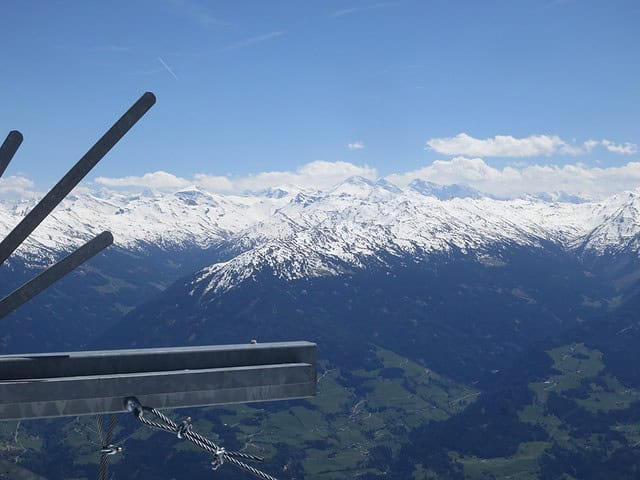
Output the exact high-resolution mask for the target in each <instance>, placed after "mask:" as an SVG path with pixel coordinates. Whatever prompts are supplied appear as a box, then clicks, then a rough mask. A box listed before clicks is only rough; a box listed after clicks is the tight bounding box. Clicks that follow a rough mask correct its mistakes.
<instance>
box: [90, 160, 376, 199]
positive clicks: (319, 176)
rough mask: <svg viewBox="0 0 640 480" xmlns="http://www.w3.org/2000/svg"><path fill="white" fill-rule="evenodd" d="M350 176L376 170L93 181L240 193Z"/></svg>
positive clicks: (321, 186)
mask: <svg viewBox="0 0 640 480" xmlns="http://www.w3.org/2000/svg"><path fill="white" fill-rule="evenodd" d="M352 176H361V177H365V178H369V179H371V180H373V179H375V178H377V177H378V172H377V170H376V169H375V168H371V167H369V166H367V165H363V166H360V165H354V164H352V163H348V162H325V161H315V162H311V163H307V164H306V165H303V166H301V167H300V168H298V169H296V170H294V171H267V172H260V173H256V174H253V175H246V176H241V177H229V176H222V175H209V174H205V173H197V174H195V175H194V176H193V177H192V178H191V179H186V178H181V177H177V176H175V175H172V174H170V173H167V172H163V171H158V172H152V173H146V174H145V175H142V176H130V177H121V178H109V177H99V178H96V180H95V183H97V184H99V185H103V186H105V187H108V188H117V189H125V190H127V189H145V188H148V189H151V190H158V191H176V190H179V189H182V188H186V187H189V186H191V185H198V186H199V187H201V188H203V189H205V190H207V191H210V192H216V193H236V194H241V193H243V192H246V191H260V190H265V189H268V188H270V187H281V186H286V185H296V186H298V187H303V188H310V189H317V190H325V189H328V188H331V187H332V186H334V185H335V184H337V183H340V182H342V181H344V180H345V179H347V178H349V177H352Z"/></svg>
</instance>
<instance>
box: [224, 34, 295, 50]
mask: <svg viewBox="0 0 640 480" xmlns="http://www.w3.org/2000/svg"><path fill="white" fill-rule="evenodd" d="M282 35H284V32H270V33H265V34H264V35H258V36H255V37H250V38H246V39H244V40H240V41H239V42H235V43H232V44H230V45H227V46H226V47H223V48H221V49H220V51H221V52H226V51H228V50H236V49H238V48H244V47H248V46H250V45H255V44H257V43H262V42H266V41H267V40H271V39H272V38H277V37H280V36H282Z"/></svg>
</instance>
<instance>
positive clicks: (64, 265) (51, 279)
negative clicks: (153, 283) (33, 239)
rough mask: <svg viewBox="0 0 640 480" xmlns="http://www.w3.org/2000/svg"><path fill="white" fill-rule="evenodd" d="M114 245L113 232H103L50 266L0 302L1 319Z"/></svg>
mask: <svg viewBox="0 0 640 480" xmlns="http://www.w3.org/2000/svg"><path fill="white" fill-rule="evenodd" d="M112 243H113V235H111V232H102V233H101V234H100V235H98V236H97V237H95V238H94V239H93V240H90V241H88V242H87V243H85V244H84V245H83V246H81V247H80V248H78V249H77V250H76V251H75V252H73V253H72V254H70V255H68V256H67V257H65V258H63V259H62V260H60V261H59V262H58V263H56V264H54V265H52V266H50V267H49V268H47V269H46V270H45V271H44V272H42V273H41V274H40V275H38V276H37V277H35V278H34V279H32V280H30V281H28V282H27V283H25V284H24V285H22V286H21V287H20V288H18V289H17V290H15V291H14V292H13V293H11V294H9V295H7V296H6V297H5V298H3V299H2V300H0V319H2V318H4V317H6V316H7V315H9V314H10V313H11V312H13V311H14V310H15V309H16V308H18V307H19V306H21V305H22V304H23V303H26V302H28V301H29V300H31V299H32V298H33V297H35V296H36V295H38V294H39V293H40V292H42V291H43V290H44V289H46V288H48V287H50V286H51V285H52V284H54V283H55V282H57V281H58V280H60V279H61V278H62V277H64V276H65V275H66V274H67V273H69V272H71V271H72V270H73V269H74V268H76V267H78V266H79V265H82V264H83V263H84V262H86V261H87V260H89V259H90V258H92V257H93V256H95V255H96V254H98V253H100V252H101V251H102V250H104V249H105V248H107V247H108V246H109V245H111V244H112Z"/></svg>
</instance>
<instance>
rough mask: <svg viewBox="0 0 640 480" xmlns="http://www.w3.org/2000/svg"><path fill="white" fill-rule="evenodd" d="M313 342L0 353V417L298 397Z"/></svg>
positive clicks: (309, 382) (311, 386) (309, 371)
mask: <svg viewBox="0 0 640 480" xmlns="http://www.w3.org/2000/svg"><path fill="white" fill-rule="evenodd" d="M316 383H317V377H316V345H315V344H313V343H308V342H284V343H265V344H247V345H223V346H204V347H185V348H166V349H143V350H109V351H103V352H75V353H61V354H39V355H30V356H24V355H7V356H0V420H8V419H25V418H38V417H58V416H69V415H72V416H74V415H87V414H92V415H94V414H105V413H115V412H124V411H126V399H127V398H128V397H132V396H133V397H136V398H138V399H139V401H140V402H142V403H143V404H146V405H153V406H154V407H156V408H180V407H191V406H204V405H216V404H225V403H247V402H258V401H268V400H283V399H291V398H303V397H308V396H312V395H315V394H316Z"/></svg>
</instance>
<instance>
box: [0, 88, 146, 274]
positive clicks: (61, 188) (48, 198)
mask: <svg viewBox="0 0 640 480" xmlns="http://www.w3.org/2000/svg"><path fill="white" fill-rule="evenodd" d="M155 102H156V97H155V95H154V94H153V93H151V92H146V93H145V94H144V95H142V96H141V97H140V98H139V99H138V101H137V102H136V103H134V104H133V106H132V107H131V108H129V110H127V112H126V113H125V114H124V115H123V116H122V117H120V119H119V120H118V121H117V122H116V123H115V124H114V125H113V126H112V127H111V128H110V129H109V130H108V131H107V133H105V134H104V135H103V136H102V138H101V139H100V140H98V141H97V142H96V144H95V145H94V146H93V147H91V149H90V150H89V151H88V152H87V153H86V154H85V155H84V157H82V158H81V159H80V160H79V161H78V163H76V164H75V165H74V166H73V167H72V168H71V170H69V171H68V172H67V174H66V175H65V176H64V177H62V179H61V180H60V181H59V182H58V183H57V184H56V185H55V186H54V187H53V188H52V189H51V190H50V191H49V193H47V194H46V195H45V196H44V198H43V199H42V200H40V202H39V203H38V204H37V205H36V206H35V207H34V208H33V210H31V211H30V212H29V213H28V214H27V216H26V217H24V218H23V219H22V221H21V222H20V223H19V224H18V225H17V226H16V227H15V228H14V229H13V230H12V231H11V233H9V235H7V237H6V238H5V239H4V240H3V241H2V242H0V264H2V263H4V261H5V260H6V259H7V258H9V256H10V255H11V254H12V253H13V252H14V251H15V250H16V248H18V247H19V246H20V244H21V243H22V242H24V240H25V239H26V238H27V237H28V236H29V235H30V234H31V232H33V231H34V230H35V229H36V227H37V226H38V225H40V223H42V221H43V220H44V219H45V218H46V217H47V215H49V214H50V213H51V212H52V210H53V209H54V208H55V207H56V206H57V205H58V204H59V203H60V202H61V201H62V200H63V199H64V197H66V196H67V194H68V193H69V192H70V191H71V190H73V188H74V187H75V186H76V185H78V183H80V181H81V180H82V179H83V178H84V177H85V176H86V175H87V173H89V171H91V169H92V168H93V167H95V166H96V164H97V163H98V162H99V161H100V160H101V159H102V158H103V157H104V156H105V155H106V154H107V153H108V152H109V150H111V149H112V148H113V146H114V145H115V144H116V143H118V141H119V140H120V139H121V138H122V137H124V135H125V134H126V133H127V132H128V131H129V130H130V129H131V127H133V126H134V125H135V124H136V122H137V121H138V120H140V119H141V118H142V116H143V115H144V114H145V113H147V111H148V110H149V109H150V108H151V107H152V106H153V104H154V103H155Z"/></svg>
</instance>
